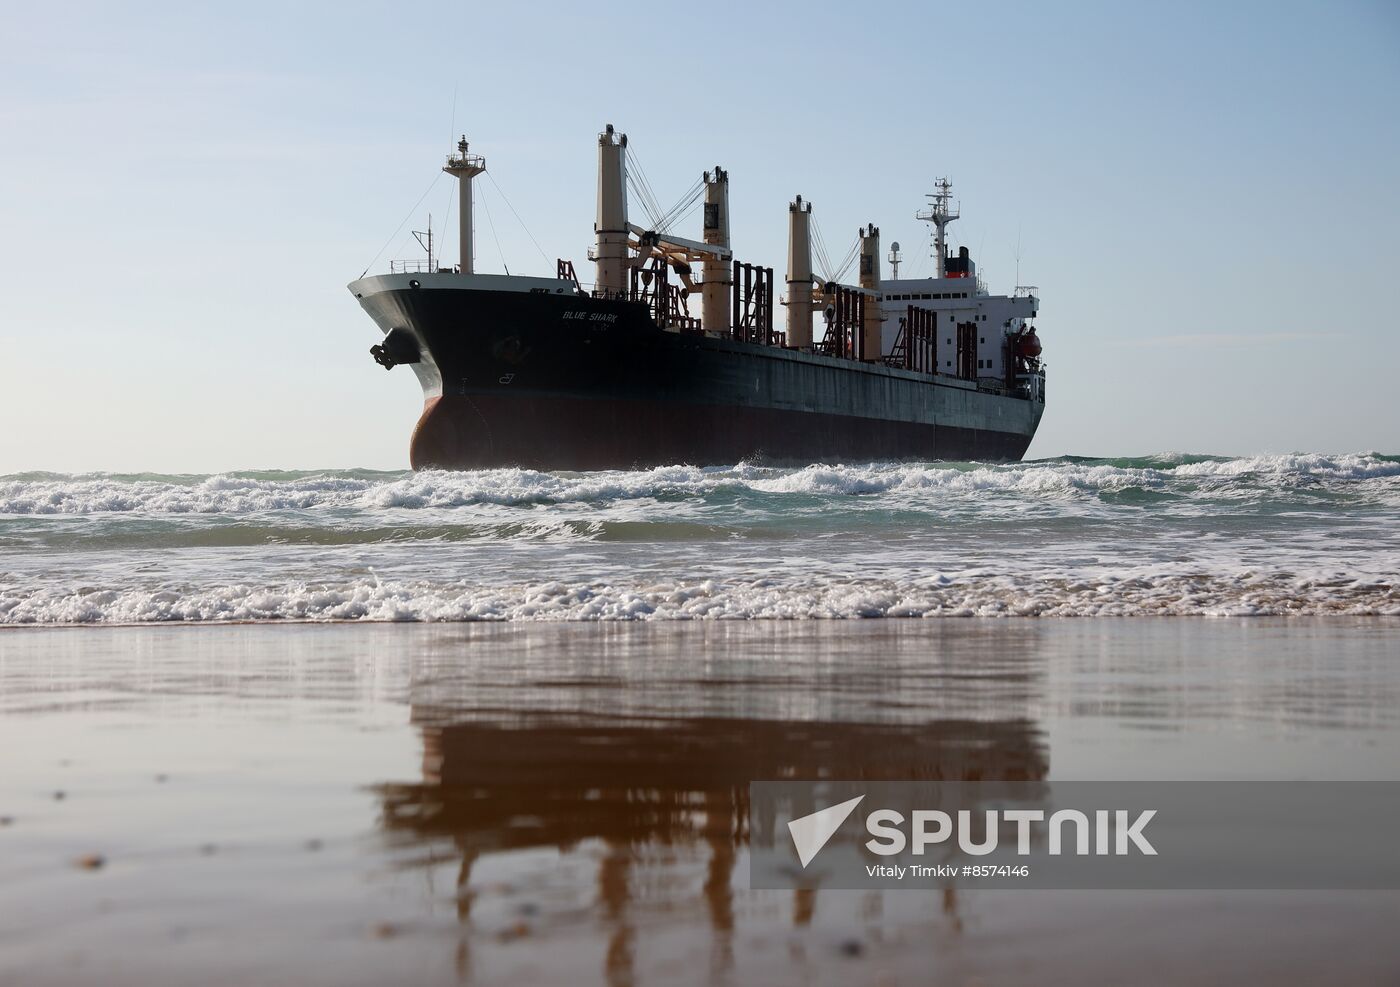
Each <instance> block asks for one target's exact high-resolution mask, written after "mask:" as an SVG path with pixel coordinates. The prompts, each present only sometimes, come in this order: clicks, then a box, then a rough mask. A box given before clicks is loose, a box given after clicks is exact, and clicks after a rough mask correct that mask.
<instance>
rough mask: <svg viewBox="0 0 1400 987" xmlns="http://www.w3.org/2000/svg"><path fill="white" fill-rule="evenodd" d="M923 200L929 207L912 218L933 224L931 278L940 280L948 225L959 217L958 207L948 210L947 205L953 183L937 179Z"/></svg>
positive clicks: (945, 255)
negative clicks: (925, 199) (926, 200)
mask: <svg viewBox="0 0 1400 987" xmlns="http://www.w3.org/2000/svg"><path fill="white" fill-rule="evenodd" d="M925 198H927V199H928V201H929V207H928V208H927V209H923V210H920V211H919V212H917V213H915V214H914V218H915V219H921V220H923V221H924V222H925V223H932V224H933V276H934V277H935V278H941V277H943V274H944V266H943V261H944V258H945V257H947V243H948V235H947V229H948V224H949V223H951V222H952V221H953V220H955V219H957V218H958V216H959V215H960V212H959V210H958V207H956V206H953V207H951V208H950V207H949V205H948V203H949V202H950V201H951V200H952V198H953V183H952V182H950V181H948V179H946V178H940V179H938V181H936V182H934V183H933V191H932V192H930V193H929V194H928V195H927V196H925Z"/></svg>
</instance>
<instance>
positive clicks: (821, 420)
mask: <svg viewBox="0 0 1400 987" xmlns="http://www.w3.org/2000/svg"><path fill="white" fill-rule="evenodd" d="M448 279H450V280H448ZM413 282H415V283H416V284H417V287H411V286H409V279H407V278H405V277H402V276H400V277H394V276H381V277H374V278H366V279H363V280H361V281H358V282H355V283H354V284H352V285H351V289H352V290H353V291H354V292H355V294H356V295H357V296H358V297H359V298H360V302H361V304H362V305H363V306H364V308H365V309H366V310H367V311H368V312H369V313H370V315H371V316H373V317H374V319H375V321H376V322H377V323H378V324H379V326H380V328H381V330H382V331H384V332H385V333H389V332H390V331H391V330H399V331H400V334H402V333H404V332H407V333H409V334H411V336H412V338H413V340H414V342H415V344H416V348H417V351H418V355H419V359H418V362H416V363H412V364H411V366H412V367H413V369H414V371H415V373H416V374H417V375H418V378H419V381H420V383H421V384H422V387H423V393H424V409H423V414H422V416H421V417H420V418H419V421H418V425H417V427H416V428H415V429H414V432H413V438H412V442H411V445H410V462H411V463H412V465H413V467H414V468H415V469H428V468H443V469H481V468H489V467H500V466H520V467H529V468H535V469H560V470H593V469H627V468H634V467H649V466H658V465H668V464H676V463H688V464H693V465H716V464H732V463H736V462H740V461H745V460H748V461H754V460H757V461H764V462H774V463H799V462H800V463H811V462H842V461H845V462H850V461H870V460H877V459H878V460H899V459H920V460H929V459H945V460H954V459H956V460H967V459H977V460H1015V459H1019V458H1020V457H1021V456H1022V455H1023V454H1024V453H1025V451H1026V448H1027V446H1028V445H1029V444H1030V441H1031V439H1032V437H1033V436H1034V434H1035V430H1036V427H1037V425H1038V424H1039V421H1040V416H1041V413H1042V411H1043V409H1044V404H1043V403H1042V402H1041V401H1039V400H1028V399H1026V398H1023V397H1018V396H1012V395H1007V394H997V393H991V392H988V391H986V390H979V389H978V388H977V387H976V386H975V385H974V384H972V383H971V382H967V381H960V380H955V379H952V378H941V377H940V378H931V377H929V376H928V375H923V374H915V373H911V372H908V371H904V370H896V369H892V368H887V367H883V366H876V365H865V364H857V363H853V362H852V361H849V360H840V359H835V358H831V357H824V356H818V355H814V354H809V353H800V352H796V351H792V350H785V349H782V348H780V347H773V346H764V345H759V344H756V343H747V342H740V341H736V340H731V339H718V338H713V337H708V336H704V335H700V334H691V333H686V334H680V333H675V332H668V331H663V330H660V329H658V328H656V326H655V325H654V324H653V323H652V321H651V319H650V317H649V315H648V313H647V310H646V308H645V307H644V306H643V305H641V304H639V303H636V302H631V301H625V300H619V299H594V298H589V297H585V296H580V295H575V294H573V293H572V292H569V293H563V292H560V291H558V290H557V289H553V290H546V289H545V288H538V289H536V290H534V291H530V292H520V291H518V290H516V291H493V290H489V289H488V288H481V287H473V288H470V289H464V288H460V287H456V285H458V284H461V283H462V282H461V276H460V275H424V276H422V277H420V278H415V279H413ZM541 284H542V285H545V286H548V285H550V284H556V285H557V284H558V283H557V282H554V283H551V282H548V281H543V279H541Z"/></svg>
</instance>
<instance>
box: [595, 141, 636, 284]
mask: <svg viewBox="0 0 1400 987" xmlns="http://www.w3.org/2000/svg"><path fill="white" fill-rule="evenodd" d="M593 232H594V235H595V236H596V237H597V249H596V251H595V253H594V258H593V259H594V260H595V261H596V262H597V264H598V274H597V282H598V290H599V291H602V292H606V293H607V294H609V295H621V294H623V293H624V292H625V291H626V290H627V268H628V264H627V135H626V134H619V133H617V132H616V131H615V130H613V125H612V124H608V126H607V129H606V130H604V131H603V132H602V133H601V134H599V135H598V214H597V219H596V221H595V222H594V224H593Z"/></svg>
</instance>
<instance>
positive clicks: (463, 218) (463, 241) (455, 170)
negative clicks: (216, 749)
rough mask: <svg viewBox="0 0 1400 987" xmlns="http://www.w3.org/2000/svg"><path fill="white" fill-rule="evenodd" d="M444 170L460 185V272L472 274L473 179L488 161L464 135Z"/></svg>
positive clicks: (473, 263) (473, 238) (473, 259)
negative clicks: (473, 148) (470, 148)
mask: <svg viewBox="0 0 1400 987" xmlns="http://www.w3.org/2000/svg"><path fill="white" fill-rule="evenodd" d="M442 170H443V171H445V172H447V173H448V174H449V175H455V176H456V178H457V183H458V190H457V191H458V195H457V200H458V206H457V224H458V226H457V235H458V243H459V244H460V245H461V251H462V254H461V264H460V266H459V268H458V270H460V271H461V272H462V273H463V274H472V273H475V270H476V267H475V265H476V242H475V233H474V231H473V229H472V204H473V203H472V179H473V178H475V177H476V176H477V175H480V174H481V173H482V172H483V171H485V170H486V159H485V158H483V157H482V156H481V155H479V154H472V153H470V152H469V150H468V147H467V135H466V134H463V135H462V139H461V140H459V141H458V142H457V154H456V155H455V156H451V155H449V156H448V158H447V164H445V165H443V167H442ZM400 362H402V361H400Z"/></svg>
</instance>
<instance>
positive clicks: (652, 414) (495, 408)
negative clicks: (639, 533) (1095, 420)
mask: <svg viewBox="0 0 1400 987" xmlns="http://www.w3.org/2000/svg"><path fill="white" fill-rule="evenodd" d="M1030 438H1031V437H1030V436H1029V435H1021V434H1017V433H1012V432H998V431H990V430H979V429H967V428H956V427H951V426H947V425H933V424H926V423H920V422H893V421H884V420H879V419H873V418H857V417H850V416H843V415H832V414H823V413H819V412H804V411H789V410H782V409H776V408H742V407H720V406H715V405H691V404H676V403H672V402H662V401H641V400H626V399H607V398H574V397H557V396H549V395H535V396H529V397H524V396H518V395H513V396H510V397H504V396H499V397H498V396H493V395H489V394H473V395H446V396H443V397H437V398H431V399H429V400H428V401H427V403H426V404H425V405H424V407H423V414H422V416H421V417H420V418H419V419H418V425H417V427H416V428H415V429H414V432H413V441H412V444H411V446H410V448H409V458H410V461H411V463H412V465H413V468H414V469H433V468H442V469H483V468H490V467H500V466H521V467H528V468H533V469H552V470H559V469H562V470H594V469H628V468H634V467H650V466H663V465H670V464H675V463H688V464H692V465H723V464H732V463H737V462H740V461H743V460H753V459H759V460H765V461H782V462H805V463H812V462H843V461H844V462H850V461H871V460H882V459H920V460H930V459H945V460H957V459H973V458H976V459H1009V460H1015V459H1020V458H1021V456H1022V455H1023V454H1024V453H1025V451H1026V447H1027V446H1028V445H1029V444H1030ZM772 450H782V454H781V456H774V455H773V454H772Z"/></svg>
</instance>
